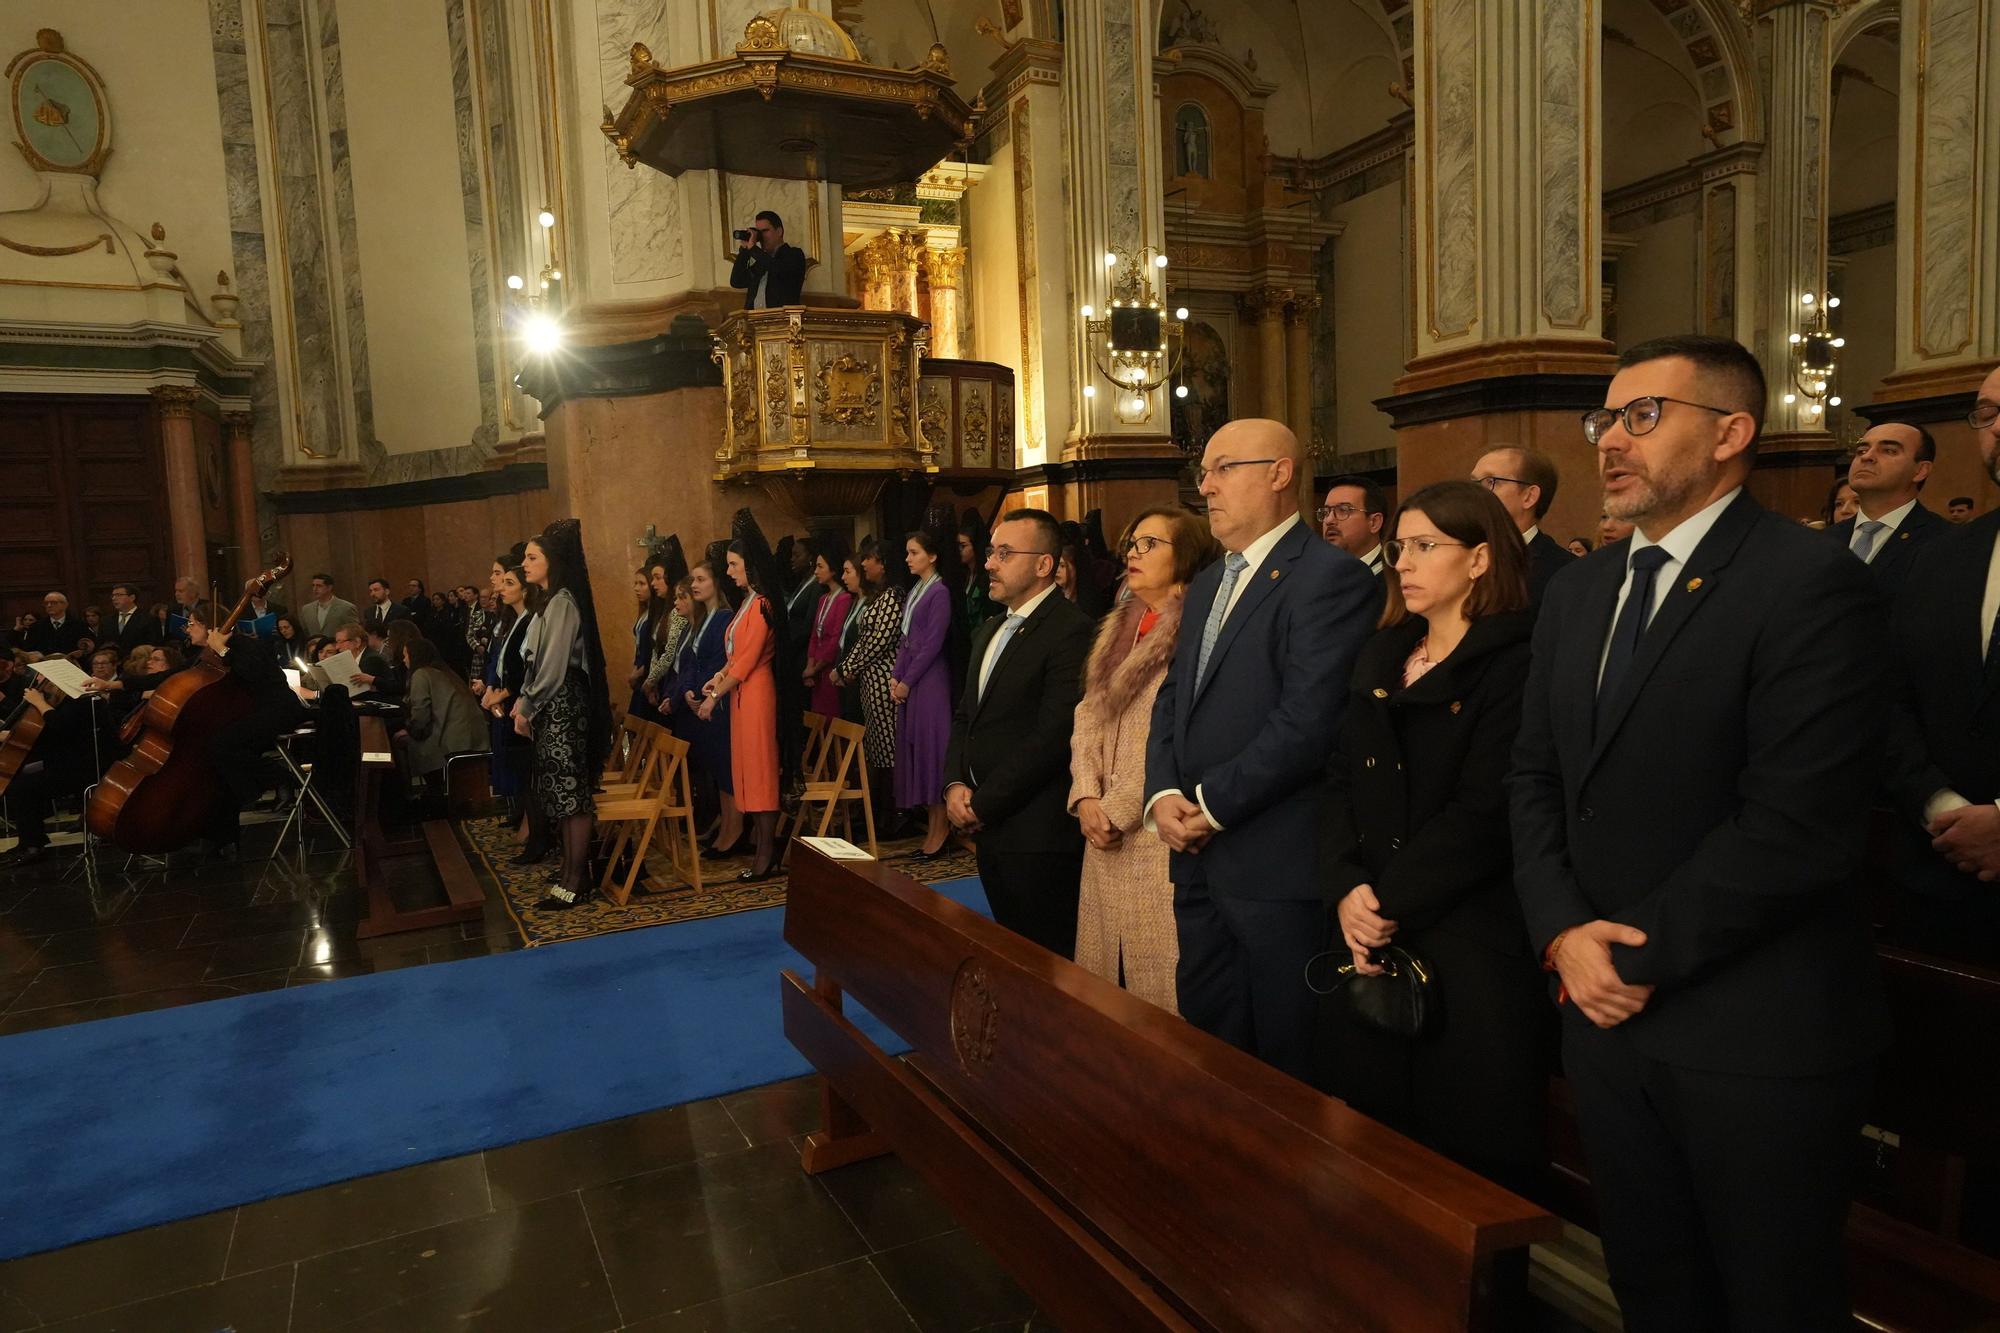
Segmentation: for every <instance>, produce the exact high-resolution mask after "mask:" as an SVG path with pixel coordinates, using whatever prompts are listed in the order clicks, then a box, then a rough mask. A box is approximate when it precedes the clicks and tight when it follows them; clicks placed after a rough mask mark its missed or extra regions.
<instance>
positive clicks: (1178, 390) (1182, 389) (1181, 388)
mask: <svg viewBox="0 0 2000 1333" xmlns="http://www.w3.org/2000/svg"><path fill="white" fill-rule="evenodd" d="M1174 397H1176V398H1185V397H1187V385H1185V384H1176V385H1175V386H1174Z"/></svg>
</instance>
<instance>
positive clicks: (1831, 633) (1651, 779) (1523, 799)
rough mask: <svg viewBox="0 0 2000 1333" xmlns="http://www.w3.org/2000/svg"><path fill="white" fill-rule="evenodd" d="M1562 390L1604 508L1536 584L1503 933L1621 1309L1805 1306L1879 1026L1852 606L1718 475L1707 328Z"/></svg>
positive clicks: (1868, 638) (1764, 1326) (1826, 1260)
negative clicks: (1593, 453) (1555, 1053)
mask: <svg viewBox="0 0 2000 1333" xmlns="http://www.w3.org/2000/svg"><path fill="white" fill-rule="evenodd" d="M1619 366H1620V369H1619V370H1618V373H1617V375H1616V376H1615V377H1614V378H1613V379H1612V381H1611V384H1610V386H1609V388H1608V389H1607V390H1606V394H1605V403H1606V404H1607V406H1606V407H1604V408H1600V409H1594V410H1593V411H1591V412H1590V413H1588V414H1586V416H1585V418H1584V434H1585V436H1586V438H1588V439H1589V440H1590V441H1591V443H1593V444H1594V445H1595V446H1596V447H1597V451H1598V465H1599V470H1600V473H1601V475H1602V476H1603V478H1604V486H1605V502H1606V506H1607V509H1608V511H1609V512H1610V513H1611V514H1613V515H1615V516H1618V517H1622V518H1626V519H1629V520H1630V521H1632V522H1634V523H1636V524H1637V525H1638V527H1637V531H1636V532H1635V533H1634V534H1633V536H1632V537H1631V538H1630V539H1628V540H1626V541H1622V542H1618V543H1615V544H1614V545H1611V546H1608V547H1605V548H1603V549H1602V550H1600V551H1598V552H1596V553H1595V554H1593V555H1591V556H1589V557H1587V558H1586V559H1585V560H1583V561H1582V563H1581V564H1580V565H1579V566H1578V568H1577V569H1576V570H1575V571H1574V572H1573V573H1572V574H1569V575H1567V576H1565V577H1563V578H1562V579H1560V580H1558V581H1557V582H1556V583H1554V584H1553V585H1551V587H1550V589H1549V594H1548V600H1547V603H1546V604H1545V605H1544V606H1543V607H1542V610H1541V615H1540V619H1539V620H1538V622H1537V624H1536V627H1535V638H1534V663H1533V666H1532V668H1531V670H1530V673H1529V678H1528V686H1527V693H1526V696H1525V698H1524V700H1523V705H1522V721H1521V730H1520V734H1519V737H1518V739H1517V741H1516V743H1515V750H1514V771H1513V773H1512V774H1511V776H1510V777H1509V779H1508V786H1509V791H1510V798H1511V805H1512V819H1511V823H1512V827H1513V835H1514V879H1515V888H1516V891H1517V892H1518V893H1519V894H1520V897H1521V904H1522V907H1523V909H1524V910H1525V914H1526V917H1527V922H1528V932H1529V938H1530V943H1531V946H1532V947H1533V948H1534V950H1535V951H1536V953H1537V954H1538V955H1540V956H1541V958H1542V960H1543V964H1544V966H1545V967H1546V968H1548V969H1549V970H1551V971H1554V972H1556V973H1557V974H1559V978H1560V986H1559V988H1558V989H1557V1000H1558V1003H1559V1004H1560V1005H1561V1012H1562V1018H1563V1063H1564V1066H1565V1069H1566V1072H1567V1074H1568V1076H1569V1081H1570V1087H1571V1089H1572V1092H1573V1094H1574V1096H1575V1099H1576V1110H1577V1120H1578V1124H1579V1127H1580V1128H1581V1130H1582V1136H1583V1147H1584V1154H1585V1157H1586V1159H1587V1161H1588V1163H1589V1167H1590V1176H1591V1185H1592V1188H1593V1190H1594V1192H1595V1194H1596V1196H1597V1203H1598V1216H1599V1220H1600V1231H1601V1234H1602V1236H1603V1240H1604V1252H1605V1257H1606V1259H1607V1260H1608V1262H1609V1264H1610V1269H1611V1285H1612V1289H1613V1290H1614V1291H1615V1292H1616V1293H1617V1296H1618V1301H1619V1305H1620V1308H1621V1309H1622V1310H1623V1312H1624V1317H1625V1327H1626V1328H1627V1329H1628V1330H1630V1331H1631V1333H1655V1330H1662V1331H1663V1330H1673V1331H1674V1333H1684V1331H1685V1330H1690V1329H1702V1330H1717V1329H1729V1330H1736V1331H1738V1333H1750V1331H1751V1330H1758V1331H1759V1333H1761V1331H1763V1330H1774V1329H1799V1330H1805V1329H1814V1330H1818V1329H1832V1328H1844V1327H1846V1326H1847V1323H1848V1322H1849V1315H1848V1305H1847V1296H1846V1290H1845V1282H1844V1277H1843V1269H1842V1242H1841V1235H1842V1227H1843V1224H1844V1222H1845V1220H1846V1216H1847V1204H1848V1193H1849V1188H1850V1184H1851V1181H1850V1170H1849V1167H1850V1164H1851V1162H1852V1161H1853V1160H1854V1154H1855V1149H1856V1146H1857V1144H1858V1142H1859V1139H1858V1133H1859V1130H1860V1128H1861V1124H1862V1117H1863V1111H1864V1108H1865V1105H1866V1100H1867V1096H1868V1092H1869V1087H1870V1083H1871V1079H1872V1074H1873V1061H1874V1058H1875V1056H1876V1055H1877V1054H1878V1053H1879V1052H1880V1051H1881V1050H1882V1048H1883V1046H1884V1045H1885V1044H1886V1040H1887V1036H1888V1029H1887V1025H1886V1020H1885V1018H1884V1016H1883V1012H1882V1008H1881V1003H1880V996H1879V988H1878V982H1877V979H1876V973H1875V967H1874V954H1873V950H1872V947H1871V943H1870V939H1869V932H1868V925H1867V916H1866V914H1865V911H1864V907H1863V902H1862V893H1861V870H1862V859H1863V852H1864V843H1865V839H1866V832H1867V826H1868V819H1867V813H1868V809H1869V805H1870V803H1871V800H1872V798H1873V795H1874V791H1875V787H1876V785H1877V781H1878V779H1879V775H1880V771H1881V763H1880V761H1881V743H1880V733H1879V724H1878V719H1879V718H1880V717H1881V716H1882V714H1883V712H1884V711H1885V710H1883V709H1881V708H1879V707H1878V706H1877V702H1878V699H1879V696H1880V694H1881V692H1882V686H1883V684H1884V678H1885V671H1884V659H1885V657H1886V654H1884V653H1883V652H1882V650H1881V644H1882V639H1883V635H1884V632H1885V631H1884V625H1883V616H1882V611H1881V604H1880V600H1879V598H1878V595H1877V594H1876V592H1875V590H1874V588H1873V586H1872V584H1871V581H1870V580H1869V578H1868V577H1867V574H1866V571H1864V570H1863V569H1862V568H1861V567H1860V565H1858V564H1857V563H1856V562H1855V561H1854V560H1852V559H1851V558H1848V557H1847V556H1846V555H1845V554H1844V553H1843V552H1842V551H1841V550H1840V549H1839V548H1838V547H1836V546H1834V545H1833V544H1832V543H1831V542H1828V541H1826V540H1824V539H1823V538H1822V537H1821V536H1820V535H1818V534H1817V533H1814V532H1812V531H1811V530H1810V529H1807V528H1803V527H1800V526H1799V525H1798V524H1796V523H1793V522H1791V521H1789V520H1787V519H1785V518H1782V517H1780V516H1778V515H1776V514H1772V513H1770V512H1768V511H1766V510H1765V509H1763V508H1762V507H1761V506H1760V505H1758V504H1757V502H1756V501H1755V500H1753V499H1751V498H1750V495H1749V494H1748V492H1747V491H1745V490H1744V483H1745V481H1746V480H1747V479H1748V477H1749V475H1750V471H1751V467H1752V465H1753V461H1754V454H1755V449H1756V442H1757V434H1758V431H1759V429H1760V427H1761V418H1762V413H1763V408H1764V403H1765V393H1766V390H1765V385H1764V377H1763V373H1762V371H1761V370H1760V369H1759V368H1758V366H1757V363H1756V361H1755V359H1754V358H1752V357H1751V355H1750V354H1749V352H1747V351H1745V350H1744V349H1743V348H1742V347H1741V346H1740V345H1739V344H1737V343H1734V342H1732V341H1730V340H1728V339H1725V338H1711V337H1707V336H1702V335H1689V336H1686V337H1679V338H1665V339H1658V340H1656V341H1654V342H1650V343H1645V344H1642V345H1640V346H1638V347H1634V348H1632V349H1631V350H1629V351H1627V352H1626V353H1625V354H1624V355H1623V356H1622V357H1621V358H1620V360H1619Z"/></svg>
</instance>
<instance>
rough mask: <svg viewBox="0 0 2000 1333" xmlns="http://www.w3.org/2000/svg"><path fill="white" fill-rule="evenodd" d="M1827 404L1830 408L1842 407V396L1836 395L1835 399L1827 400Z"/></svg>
mask: <svg viewBox="0 0 2000 1333" xmlns="http://www.w3.org/2000/svg"><path fill="white" fill-rule="evenodd" d="M1826 402H1827V406H1829V407H1839V406H1840V395H1839V394H1835V395H1834V396H1833V397H1831V398H1829V399H1827V400H1826Z"/></svg>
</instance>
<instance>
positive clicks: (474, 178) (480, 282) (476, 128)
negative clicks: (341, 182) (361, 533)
mask: <svg viewBox="0 0 2000 1333" xmlns="http://www.w3.org/2000/svg"><path fill="white" fill-rule="evenodd" d="M466 4H467V0H449V3H447V4H446V6H445V31H446V40H447V42H448V43H449V45H450V49H451V101H452V121H453V126H454V128H455V130H456V131H457V133H456V135H455V136H454V138H455V142H456V143H457V145H458V189H459V195H460V197H461V198H462V200H463V201H464V208H465V213H464V221H465V258H466V279H467V281H468V283H469V284H470V296H471V300H472V351H473V368H474V373H475V375H476V377H477V379H478V381H479V427H478V429H477V430H476V431H474V433H473V436H472V438H471V439H470V440H469V441H467V443H468V444H470V445H473V446H475V447H477V448H479V449H481V450H491V449H492V448H493V447H494V446H495V445H497V444H498V443H499V442H500V400H499V395H498V393H497V389H496V385H497V382H498V378H499V368H498V366H497V365H496V363H495V348H496V345H497V344H498V342H499V338H500V328H499V318H498V315H499V312H498V311H497V310H496V309H495V308H494V292H493V282H492V256H491V252H490V249H489V244H488V236H489V232H488V229H487V226H486V207H487V204H486V187H485V181H484V179H483V176H482V173H481V166H480V152H481V148H482V146H483V140H484V138H485V130H484V127H483V126H482V125H481V124H480V122H479V117H478V115H477V114H476V112H477V107H476V103H475V98H474V96H473V82H474V78H475V74H474V69H473V64H474V61H475V59H476V54H475V53H474V52H473V50H472V47H471V41H470V36H469V33H468V30H467V27H466V23H467V14H466Z"/></svg>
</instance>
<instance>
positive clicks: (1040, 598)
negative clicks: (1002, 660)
mask: <svg viewBox="0 0 2000 1333" xmlns="http://www.w3.org/2000/svg"><path fill="white" fill-rule="evenodd" d="M1055 590H1056V585H1055V584H1053V583H1051V584H1050V585H1049V586H1048V587H1046V588H1044V589H1042V590H1041V591H1040V592H1038V593H1036V594H1035V595H1034V596H1033V597H1030V598H1029V599H1028V600H1027V601H1025V602H1023V603H1021V609H1020V610H1018V611H1008V612H1007V614H1008V615H1010V616H1019V617H1020V618H1021V620H1022V623H1023V624H1025V623H1026V622H1027V619H1028V617H1029V616H1032V615H1033V614H1035V612H1037V611H1039V610H1041V608H1042V603H1043V602H1046V601H1047V600H1049V594H1050V593H1052V592H1054V591H1055ZM1002 609H1003V610H1004V609H1005V608H1002ZM1002 623H1003V624H1004V623H1005V622H1004V621H1003V622H1002ZM1020 633H1021V631H1020V630H1018V629H1017V630H1015V631H1014V637H1015V638H1018V637H1019V636H1020ZM1013 641H1014V640H1013V638H1010V639H1008V641H1007V642H1008V643H1009V644H1012V643H1013ZM999 642H1000V631H999V630H995V631H993V637H992V638H991V639H988V640H987V641H986V651H985V652H983V653H981V654H980V655H979V666H978V669H977V670H975V671H974V672H973V673H972V678H973V679H974V680H977V681H981V682H983V681H985V679H986V659H987V658H989V657H991V656H993V648H994V645H995V644H997V643H999ZM979 693H980V694H981V695H984V694H985V693H986V690H985V688H984V686H983V685H982V686H981V688H980V691H979Z"/></svg>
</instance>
